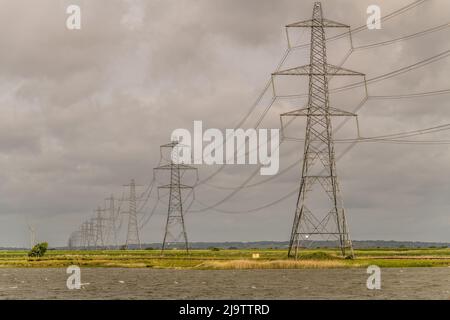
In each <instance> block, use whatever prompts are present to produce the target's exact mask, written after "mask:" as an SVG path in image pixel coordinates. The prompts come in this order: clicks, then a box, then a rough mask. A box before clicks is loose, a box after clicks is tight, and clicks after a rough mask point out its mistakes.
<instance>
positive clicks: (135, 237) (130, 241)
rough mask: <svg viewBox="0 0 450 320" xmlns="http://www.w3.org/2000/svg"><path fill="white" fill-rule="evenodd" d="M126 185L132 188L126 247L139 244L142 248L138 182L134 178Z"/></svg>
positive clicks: (129, 200)
mask: <svg viewBox="0 0 450 320" xmlns="http://www.w3.org/2000/svg"><path fill="white" fill-rule="evenodd" d="M125 187H129V188H130V195H129V198H128V212H126V213H127V214H128V229H127V240H126V242H125V248H127V249H128V248H130V246H131V245H137V247H138V248H139V249H141V240H140V239H139V226H138V219H137V209H136V203H137V199H136V183H135V181H134V179H131V182H130V184H128V185H125Z"/></svg>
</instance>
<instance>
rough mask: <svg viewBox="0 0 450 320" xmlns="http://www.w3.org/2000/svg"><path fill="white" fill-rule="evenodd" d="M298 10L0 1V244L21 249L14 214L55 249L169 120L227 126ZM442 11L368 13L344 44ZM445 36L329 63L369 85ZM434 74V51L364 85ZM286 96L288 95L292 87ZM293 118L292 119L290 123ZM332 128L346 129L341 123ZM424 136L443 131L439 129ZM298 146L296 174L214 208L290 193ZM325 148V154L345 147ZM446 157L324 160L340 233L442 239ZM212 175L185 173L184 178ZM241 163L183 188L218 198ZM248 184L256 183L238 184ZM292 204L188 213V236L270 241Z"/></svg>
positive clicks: (159, 140) (432, 18)
mask: <svg viewBox="0 0 450 320" xmlns="http://www.w3.org/2000/svg"><path fill="white" fill-rule="evenodd" d="M410 2H412V1H410V0H402V1H389V2H388V1H374V0H370V1H369V0H362V1H356V0H333V1H331V0H327V1H322V4H323V8H324V14H325V16H326V17H327V18H329V19H332V20H336V21H341V22H344V23H346V24H349V25H351V26H353V27H358V26H361V25H364V24H365V21H366V18H367V14H366V8H367V6H368V5H371V4H378V5H380V6H381V9H382V15H385V14H388V13H390V12H393V11H395V10H397V9H399V8H400V7H402V6H405V5H406V4H408V3H410ZM69 4H79V5H80V7H81V12H82V29H81V30H79V31H70V30H68V29H67V28H66V27H65V20H66V18H67V14H66V13H65V9H66V7H67V6H68V5H69ZM312 4H313V1H309V0H308V1H299V0H282V1H275V0H244V1H242V0H239V1H238V0H198V1H193V0H164V1H162V0H149V1H144V0H127V1H119V0H94V1H92V0H89V1H88V0H73V1H72V0H71V1H69V0H41V1H39V5H36V4H35V3H34V1H31V0H0V44H1V48H2V49H1V50H0V64H1V69H0V70H1V71H0V113H1V114H0V165H1V168H2V170H0V246H25V245H27V243H28V238H27V228H26V221H27V220H28V221H30V222H32V223H33V224H35V225H36V228H37V235H38V239H41V240H47V241H49V242H50V244H51V245H54V246H59V245H64V244H66V242H67V239H68V237H69V234H70V233H71V232H72V231H74V230H75V229H76V228H77V227H78V226H79V225H80V224H81V223H82V222H83V220H85V219H87V218H88V217H89V216H90V215H92V211H93V209H94V208H96V207H97V206H98V205H103V204H104V198H106V197H108V196H109V195H110V194H111V193H114V194H115V195H116V196H117V197H120V196H121V195H122V193H123V190H124V188H123V187H122V185H124V184H126V183H128V182H129V180H130V179H131V178H135V179H136V180H137V183H138V184H141V185H148V183H149V182H150V180H151V179H152V174H153V170H152V168H153V167H155V166H156V165H157V164H158V161H159V157H160V151H159V145H161V144H164V143H166V142H168V140H169V138H170V134H171V132H172V131H173V130H174V129H176V128H187V129H192V126H193V121H194V120H202V121H203V122H204V125H205V126H206V127H215V128H221V129H224V128H233V127H234V126H235V125H236V124H237V123H238V122H239V120H240V119H242V118H243V117H244V115H245V114H246V113H247V110H249V108H250V107H251V105H252V103H253V102H254V99H255V98H256V97H257V96H258V94H259V93H260V91H261V89H262V88H263V87H264V83H265V81H267V80H268V79H269V76H270V74H271V73H272V72H273V71H274V69H275V67H276V65H277V63H278V61H279V60H280V58H281V56H282V54H283V52H284V50H285V48H286V38H285V32H284V28H283V27H284V26H285V25H286V24H288V23H292V22H296V21H300V20H305V19H308V18H309V17H310V16H311V11H312ZM449 12H450V3H449V2H448V1H446V0H429V1H425V2H424V3H423V4H421V5H419V6H417V7H416V8H414V9H412V10H409V11H407V12H405V13H402V14H399V15H397V16H395V17H393V18H392V19H390V20H388V21H386V22H383V24H382V29H381V30H376V31H369V30H367V29H365V30H362V31H361V32H358V33H356V34H354V39H353V40H354V44H355V46H359V45H364V44H370V43H374V42H380V41H387V40H390V39H395V38H398V37H402V36H404V35H409V34H413V33H415V32H419V31H422V30H425V29H428V28H431V27H434V26H437V25H440V24H444V23H448V22H449V18H450V16H449ZM331 32H333V31H331ZM448 32H449V31H448V29H445V30H441V31H438V32H433V33H430V34H427V35H424V36H421V37H417V38H413V39H409V40H407V41H402V42H397V43H394V44H391V45H386V46H381V47H377V48H371V49H367V50H356V51H355V52H353V53H352V55H351V56H350V58H349V59H348V60H347V62H346V63H345V65H344V66H345V67H347V68H350V69H353V70H357V71H361V72H363V73H365V74H367V77H368V78H369V79H370V78H373V77H376V76H378V75H380V74H384V73H388V72H391V71H393V70H396V69H399V68H401V67H404V66H407V65H410V64H413V63H415V62H417V61H421V60H423V59H426V58H428V57H431V56H433V55H436V54H438V53H441V52H443V51H445V50H448V49H449V48H448V35H449V34H448ZM292 36H293V41H299V43H304V42H307V41H308V33H307V32H306V33H301V32H300V33H296V32H294V33H293V35H292ZM298 38H300V40H297V39H298ZM346 41H347V42H346ZM348 50H349V46H348V40H347V39H343V40H342V41H336V42H335V43H333V44H331V43H330V45H329V61H330V62H331V63H334V64H338V63H339V61H341V60H342V59H343V57H344V56H345V54H346V52H347V51H348ZM307 57H308V50H307V49H306V50H297V51H294V52H292V55H291V56H290V58H289V59H288V63H289V64H290V65H300V64H305V63H306V62H307ZM449 67H450V63H449V60H448V58H446V59H443V60H440V61H437V62H435V63H432V64H429V65H427V66H424V67H422V68H419V69H417V70H413V71H410V72H407V73H405V74H403V75H399V76H397V77H393V78H391V79H388V80H385V81H380V82H377V83H373V84H371V85H370V86H369V94H370V95H391V94H408V93H415V92H423V91H433V90H439V89H448V88H449V84H450V81H449V80H448V73H449ZM339 84H340V83H339V82H334V83H332V84H331V87H333V86H339ZM300 90H301V91H302V92H303V93H304V92H306V87H302V88H301V89H300ZM267 101H268V99H267V97H266V99H263V102H262V103H261V104H260V105H258V106H257V108H256V109H255V112H254V113H253V114H252V116H251V117H250V118H249V120H248V121H246V122H245V124H244V127H251V126H252V124H254V123H255V122H256V121H257V119H258V116H259V115H260V114H261V113H262V111H263V110H264V108H265V105H264V103H265V102H267ZM333 101H336V103H337V104H339V107H341V108H345V109H347V110H351V109H352V108H354V106H356V105H357V104H358V102H359V101H358V99H357V98H356V94H346V95H342V96H341V95H338V94H336V95H334V94H333V95H332V96H331V102H332V103H333ZM304 102H305V101H304V100H303V101H301V102H300V101H298V103H304ZM297 107H298V106H297ZM293 108H295V106H294V105H293V104H292V103H291V104H289V103H288V102H285V101H279V102H277V103H275V105H274V106H273V107H272V108H271V109H270V111H269V113H268V114H267V117H266V118H265V120H264V121H263V123H262V127H277V126H278V125H279V113H281V112H282V111H286V110H291V109H293ZM358 114H359V119H360V125H361V132H362V134H363V135H367V136H374V135H383V134H389V133H392V132H399V131H407V130H414V129H419V128H426V127H431V126H436V125H440V124H444V123H448V122H450V109H449V108H448V96H446V95H441V96H433V97H425V98H417V99H407V100H369V101H368V102H367V103H366V104H365V105H364V107H363V108H362V109H361V110H360V111H359V112H358ZM297 121H298V124H299V128H302V121H303V120H301V119H299V120H297ZM297 133H298V135H299V136H302V135H303V132H302V131H298V132H297ZM342 134H343V135H344V134H345V135H352V134H354V128H353V127H352V126H351V123H350V122H349V123H348V124H347V125H346V126H345V130H343V133H342ZM446 135H447V136H446ZM424 139H448V134H447V133H445V132H441V133H439V134H435V135H430V136H427V137H426V138H424ZM302 148H303V145H301V144H296V143H288V144H286V145H283V146H282V148H281V170H283V169H284V168H286V167H287V166H288V165H290V164H291V163H293V162H295V161H297V162H298V167H296V168H294V169H291V170H290V171H289V172H287V173H285V174H280V175H279V176H277V177H274V178H273V179H270V180H269V181H268V182H267V183H264V184H261V185H258V186H254V187H250V188H244V189H243V190H241V191H240V192H239V193H238V194H236V195H235V196H234V197H232V198H231V199H230V201H227V202H225V203H223V204H222V205H221V206H219V209H224V210H227V211H248V210H251V209H253V208H256V207H262V206H264V205H265V204H268V203H270V202H274V201H275V200H277V199H279V198H281V197H283V196H284V195H286V194H287V193H289V192H293V191H295V189H296V188H298V183H299V179H300V159H301V155H302ZM336 148H337V153H339V152H342V150H344V148H345V146H344V145H340V144H339V145H337V146H336ZM449 160H450V151H449V148H447V146H446V145H393V144H380V143H364V144H358V145H356V146H355V147H354V148H353V149H352V150H351V151H350V152H349V153H347V154H345V156H344V157H343V158H342V159H341V160H339V162H338V172H339V175H340V177H341V182H340V184H341V188H342V193H343V197H344V203H345V206H346V208H347V214H348V220H349V224H350V231H351V235H352V237H353V238H354V239H361V240H362V239H385V240H389V239H394V240H421V241H450V238H449V234H450V220H449V214H448V212H449V210H450V202H449V201H448V198H449V197H448V195H449V194H450V187H449V183H448V181H449V179H450V177H449V175H448V170H447V169H448V163H449ZM216 169H217V168H216V167H213V168H210V167H206V166H201V167H200V168H199V174H200V178H201V179H202V178H204V177H207V176H208V175H209V174H211V173H212V172H214V171H215V170H216ZM255 169H256V168H253V167H250V166H232V167H229V168H226V169H225V170H224V171H223V172H221V173H220V174H219V175H217V176H216V177H214V178H213V179H211V180H210V181H209V183H208V184H205V185H202V186H199V187H198V189H197V190H196V197H197V198H198V200H199V201H201V202H202V203H207V204H213V203H215V202H216V201H219V200H220V199H222V198H224V197H225V196H226V195H227V194H229V193H231V190H224V189H223V187H234V186H238V185H240V184H241V183H242V182H243V181H244V180H245V179H246V178H247V177H248V176H249V175H250V174H251V172H253V171H254V170H255ZM264 179H267V177H260V176H256V177H255V179H254V181H253V182H258V181H262V180H264ZM160 180H161V178H160ZM217 187H219V188H217ZM144 189H145V187H144ZM295 200H296V199H295V194H294V195H293V196H291V197H289V198H288V199H286V200H284V201H281V202H279V203H277V204H276V205H274V206H271V207H267V208H265V209H263V210H259V211H257V212H254V213H241V214H224V213H218V212H215V211H213V210H208V211H205V212H201V213H195V212H191V213H188V215H187V227H188V233H189V237H190V240H191V241H226V240H229V241H233V240H237V241H239V240H241V241H253V240H286V239H287V238H288V236H289V231H290V225H291V223H292V219H293V213H294V206H295ZM154 201H155V199H153V198H152V199H151V202H152V203H153V202H154ZM201 208H202V206H200V205H197V206H196V205H194V206H193V209H194V210H195V209H201ZM165 210H166V209H165V208H164V205H162V206H160V207H159V209H158V211H157V214H156V215H155V216H154V217H153V218H152V219H151V220H150V222H149V223H148V224H147V225H146V226H145V227H144V228H143V230H142V240H143V241H144V242H155V241H161V238H162V232H163V226H164V214H165Z"/></svg>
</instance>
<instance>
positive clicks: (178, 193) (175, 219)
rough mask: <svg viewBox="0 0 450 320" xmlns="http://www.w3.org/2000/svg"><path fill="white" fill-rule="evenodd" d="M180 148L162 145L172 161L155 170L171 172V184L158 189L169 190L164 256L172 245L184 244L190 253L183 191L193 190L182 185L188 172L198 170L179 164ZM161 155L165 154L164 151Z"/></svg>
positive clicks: (172, 145)
mask: <svg viewBox="0 0 450 320" xmlns="http://www.w3.org/2000/svg"><path fill="white" fill-rule="evenodd" d="M179 147H181V145H180V144H179V143H178V142H172V143H169V144H165V145H162V146H161V150H162V149H165V148H166V149H169V150H170V155H171V159H170V161H169V163H168V164H164V165H161V166H159V167H156V168H155V170H168V171H169V172H170V184H168V185H163V186H160V187H158V188H159V189H168V190H169V205H168V210H167V220H166V227H165V232H164V239H163V244H162V249H161V254H164V250H165V249H166V248H167V245H168V244H170V243H173V244H182V245H183V246H184V247H185V250H186V252H187V253H189V241H188V236H187V232H186V225H185V222H184V215H185V208H184V207H183V193H182V190H186V189H191V190H192V187H191V186H187V185H184V184H182V183H181V178H182V176H183V174H184V172H185V171H186V170H197V168H195V167H192V166H189V165H185V164H182V163H179V161H178V159H177V158H176V157H177V156H178V154H179V152H178V150H177V148H179ZM161 154H163V152H162V151H161Z"/></svg>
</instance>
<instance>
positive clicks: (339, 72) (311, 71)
mask: <svg viewBox="0 0 450 320" xmlns="http://www.w3.org/2000/svg"><path fill="white" fill-rule="evenodd" d="M313 66H314V65H313ZM317 69H319V70H317ZM320 69H321V66H319V68H313V67H311V65H304V66H300V67H295V68H289V69H286V70H280V71H277V72H275V73H272V76H364V75H365V74H364V73H361V72H357V71H353V70H350V69H345V68H341V67H337V66H334V65H332V64H327V65H326V68H325V70H324V71H321V70H320Z"/></svg>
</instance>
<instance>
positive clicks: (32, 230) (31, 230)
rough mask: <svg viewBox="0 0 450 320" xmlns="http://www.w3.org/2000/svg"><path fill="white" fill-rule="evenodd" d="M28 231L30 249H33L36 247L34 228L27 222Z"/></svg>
mask: <svg viewBox="0 0 450 320" xmlns="http://www.w3.org/2000/svg"><path fill="white" fill-rule="evenodd" d="M27 225H28V230H29V231H30V248H31V249H33V247H34V246H35V245H36V228H35V227H34V226H32V225H30V224H29V223H28V222H27Z"/></svg>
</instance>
